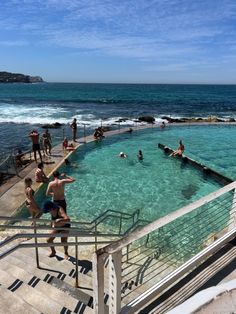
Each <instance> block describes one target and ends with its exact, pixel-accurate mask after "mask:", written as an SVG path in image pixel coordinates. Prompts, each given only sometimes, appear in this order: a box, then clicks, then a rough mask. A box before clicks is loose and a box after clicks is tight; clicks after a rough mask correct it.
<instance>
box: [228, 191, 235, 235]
mask: <svg viewBox="0 0 236 314" xmlns="http://www.w3.org/2000/svg"><path fill="white" fill-rule="evenodd" d="M229 221H230V223H229V228H228V229H229V231H230V230H231V229H233V228H234V227H235V226H236V189H234V196H233V200H232V206H231V209H230V217H229Z"/></svg>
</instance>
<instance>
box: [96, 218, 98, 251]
mask: <svg viewBox="0 0 236 314" xmlns="http://www.w3.org/2000/svg"><path fill="white" fill-rule="evenodd" d="M97 242H98V237H97V224H96V223H95V251H97V249H98V246H97Z"/></svg>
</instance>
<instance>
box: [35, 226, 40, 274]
mask: <svg viewBox="0 0 236 314" xmlns="http://www.w3.org/2000/svg"><path fill="white" fill-rule="evenodd" d="M33 224H34V235H35V237H34V243H35V255H36V265H37V268H40V266H39V249H38V247H37V244H38V239H37V226H36V220H33Z"/></svg>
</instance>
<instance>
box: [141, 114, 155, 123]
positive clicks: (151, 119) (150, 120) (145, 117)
mask: <svg viewBox="0 0 236 314" xmlns="http://www.w3.org/2000/svg"><path fill="white" fill-rule="evenodd" d="M138 119H139V121H144V122H147V123H154V122H155V118H154V117H152V116H143V117H139V118H138Z"/></svg>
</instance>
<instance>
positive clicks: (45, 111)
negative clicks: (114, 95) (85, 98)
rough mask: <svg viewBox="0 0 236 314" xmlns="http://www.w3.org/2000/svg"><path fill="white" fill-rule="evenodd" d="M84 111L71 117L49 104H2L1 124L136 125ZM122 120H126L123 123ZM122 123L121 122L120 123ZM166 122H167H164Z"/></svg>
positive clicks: (93, 126) (117, 117) (159, 120)
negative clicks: (73, 121)
mask: <svg viewBox="0 0 236 314" xmlns="http://www.w3.org/2000/svg"><path fill="white" fill-rule="evenodd" d="M82 111H83V110H82V109H77V110H76V113H75V114H74V115H73V116H71V113H70V111H69V110H66V109H63V108H60V107H59V106H58V107H55V105H54V106H52V105H50V104H47V105H45V106H37V105H32V106H31V107H29V105H23V104H22V105H19V104H18V105H17V106H16V105H14V104H6V103H2V104H0V123H17V124H23V123H28V124H51V123H55V122H59V123H61V124H69V123H71V121H72V119H73V118H76V119H77V123H78V126H79V127H82V126H83V125H86V126H88V127H92V128H95V127H97V126H100V125H101V124H102V125H103V126H110V125H121V126H125V125H127V126H128V125H130V126H132V125H135V124H136V123H137V122H136V119H131V118H130V119H126V118H125V119H124V118H123V117H121V116H115V117H109V118H106V119H101V118H99V117H97V116H96V115H94V114H92V113H86V114H83V113H81V112H82ZM122 119H124V120H123V121H122ZM119 121H120V122H119ZM162 121H163V119H161V118H158V117H156V118H155V122H156V123H161V122H162ZM164 121H165V120H164ZM138 123H139V124H146V122H138Z"/></svg>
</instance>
